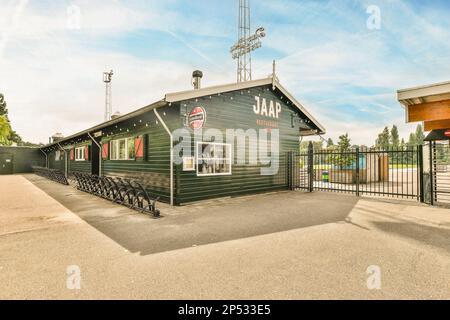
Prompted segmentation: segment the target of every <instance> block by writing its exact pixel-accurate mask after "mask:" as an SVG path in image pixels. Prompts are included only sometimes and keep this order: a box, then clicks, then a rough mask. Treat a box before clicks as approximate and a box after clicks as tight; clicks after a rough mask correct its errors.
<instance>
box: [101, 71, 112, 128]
mask: <svg viewBox="0 0 450 320" xmlns="http://www.w3.org/2000/svg"><path fill="white" fill-rule="evenodd" d="M113 74H114V73H113V71H112V70H111V71H110V72H103V82H104V83H105V86H106V91H105V121H109V120H111V116H112V91H111V80H112V76H113Z"/></svg>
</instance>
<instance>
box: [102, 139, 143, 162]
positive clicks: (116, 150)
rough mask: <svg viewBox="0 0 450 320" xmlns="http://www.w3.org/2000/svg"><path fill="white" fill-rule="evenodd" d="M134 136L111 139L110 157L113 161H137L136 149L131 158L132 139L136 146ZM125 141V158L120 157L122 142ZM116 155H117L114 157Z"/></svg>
mask: <svg viewBox="0 0 450 320" xmlns="http://www.w3.org/2000/svg"><path fill="white" fill-rule="evenodd" d="M134 140H135V138H134V137H127V138H118V139H113V140H110V141H109V159H108V160H111V161H135V160H136V150H134V157H133V158H130V154H129V149H128V147H129V142H130V141H131V142H132V144H133V147H134ZM121 141H125V146H124V147H125V150H124V151H125V152H124V155H125V158H120V147H119V146H120V142H121ZM113 156H115V157H113Z"/></svg>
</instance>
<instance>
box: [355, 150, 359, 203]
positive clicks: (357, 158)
mask: <svg viewBox="0 0 450 320" xmlns="http://www.w3.org/2000/svg"><path fill="white" fill-rule="evenodd" d="M355 151H356V152H355V153H356V196H357V197H359V147H356V150H355Z"/></svg>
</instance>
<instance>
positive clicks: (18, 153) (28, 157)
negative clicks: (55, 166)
mask: <svg viewBox="0 0 450 320" xmlns="http://www.w3.org/2000/svg"><path fill="white" fill-rule="evenodd" d="M0 154H7V155H12V163H13V168H12V170H13V174H16V173H30V172H32V171H33V170H32V168H31V167H32V166H39V167H45V156H44V154H43V153H42V152H41V151H40V150H39V148H31V147H3V146H2V147H0Z"/></svg>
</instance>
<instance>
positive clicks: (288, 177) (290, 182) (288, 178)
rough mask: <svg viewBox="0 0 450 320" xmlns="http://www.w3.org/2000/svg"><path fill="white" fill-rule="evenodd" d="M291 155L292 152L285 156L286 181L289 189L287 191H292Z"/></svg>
mask: <svg viewBox="0 0 450 320" xmlns="http://www.w3.org/2000/svg"><path fill="white" fill-rule="evenodd" d="M292 154H293V152H292V151H289V152H288V153H287V154H286V158H287V159H286V161H287V180H288V188H289V190H293V187H292V172H293V170H294V169H293V168H292V167H293V165H294V164H293V162H292Z"/></svg>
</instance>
